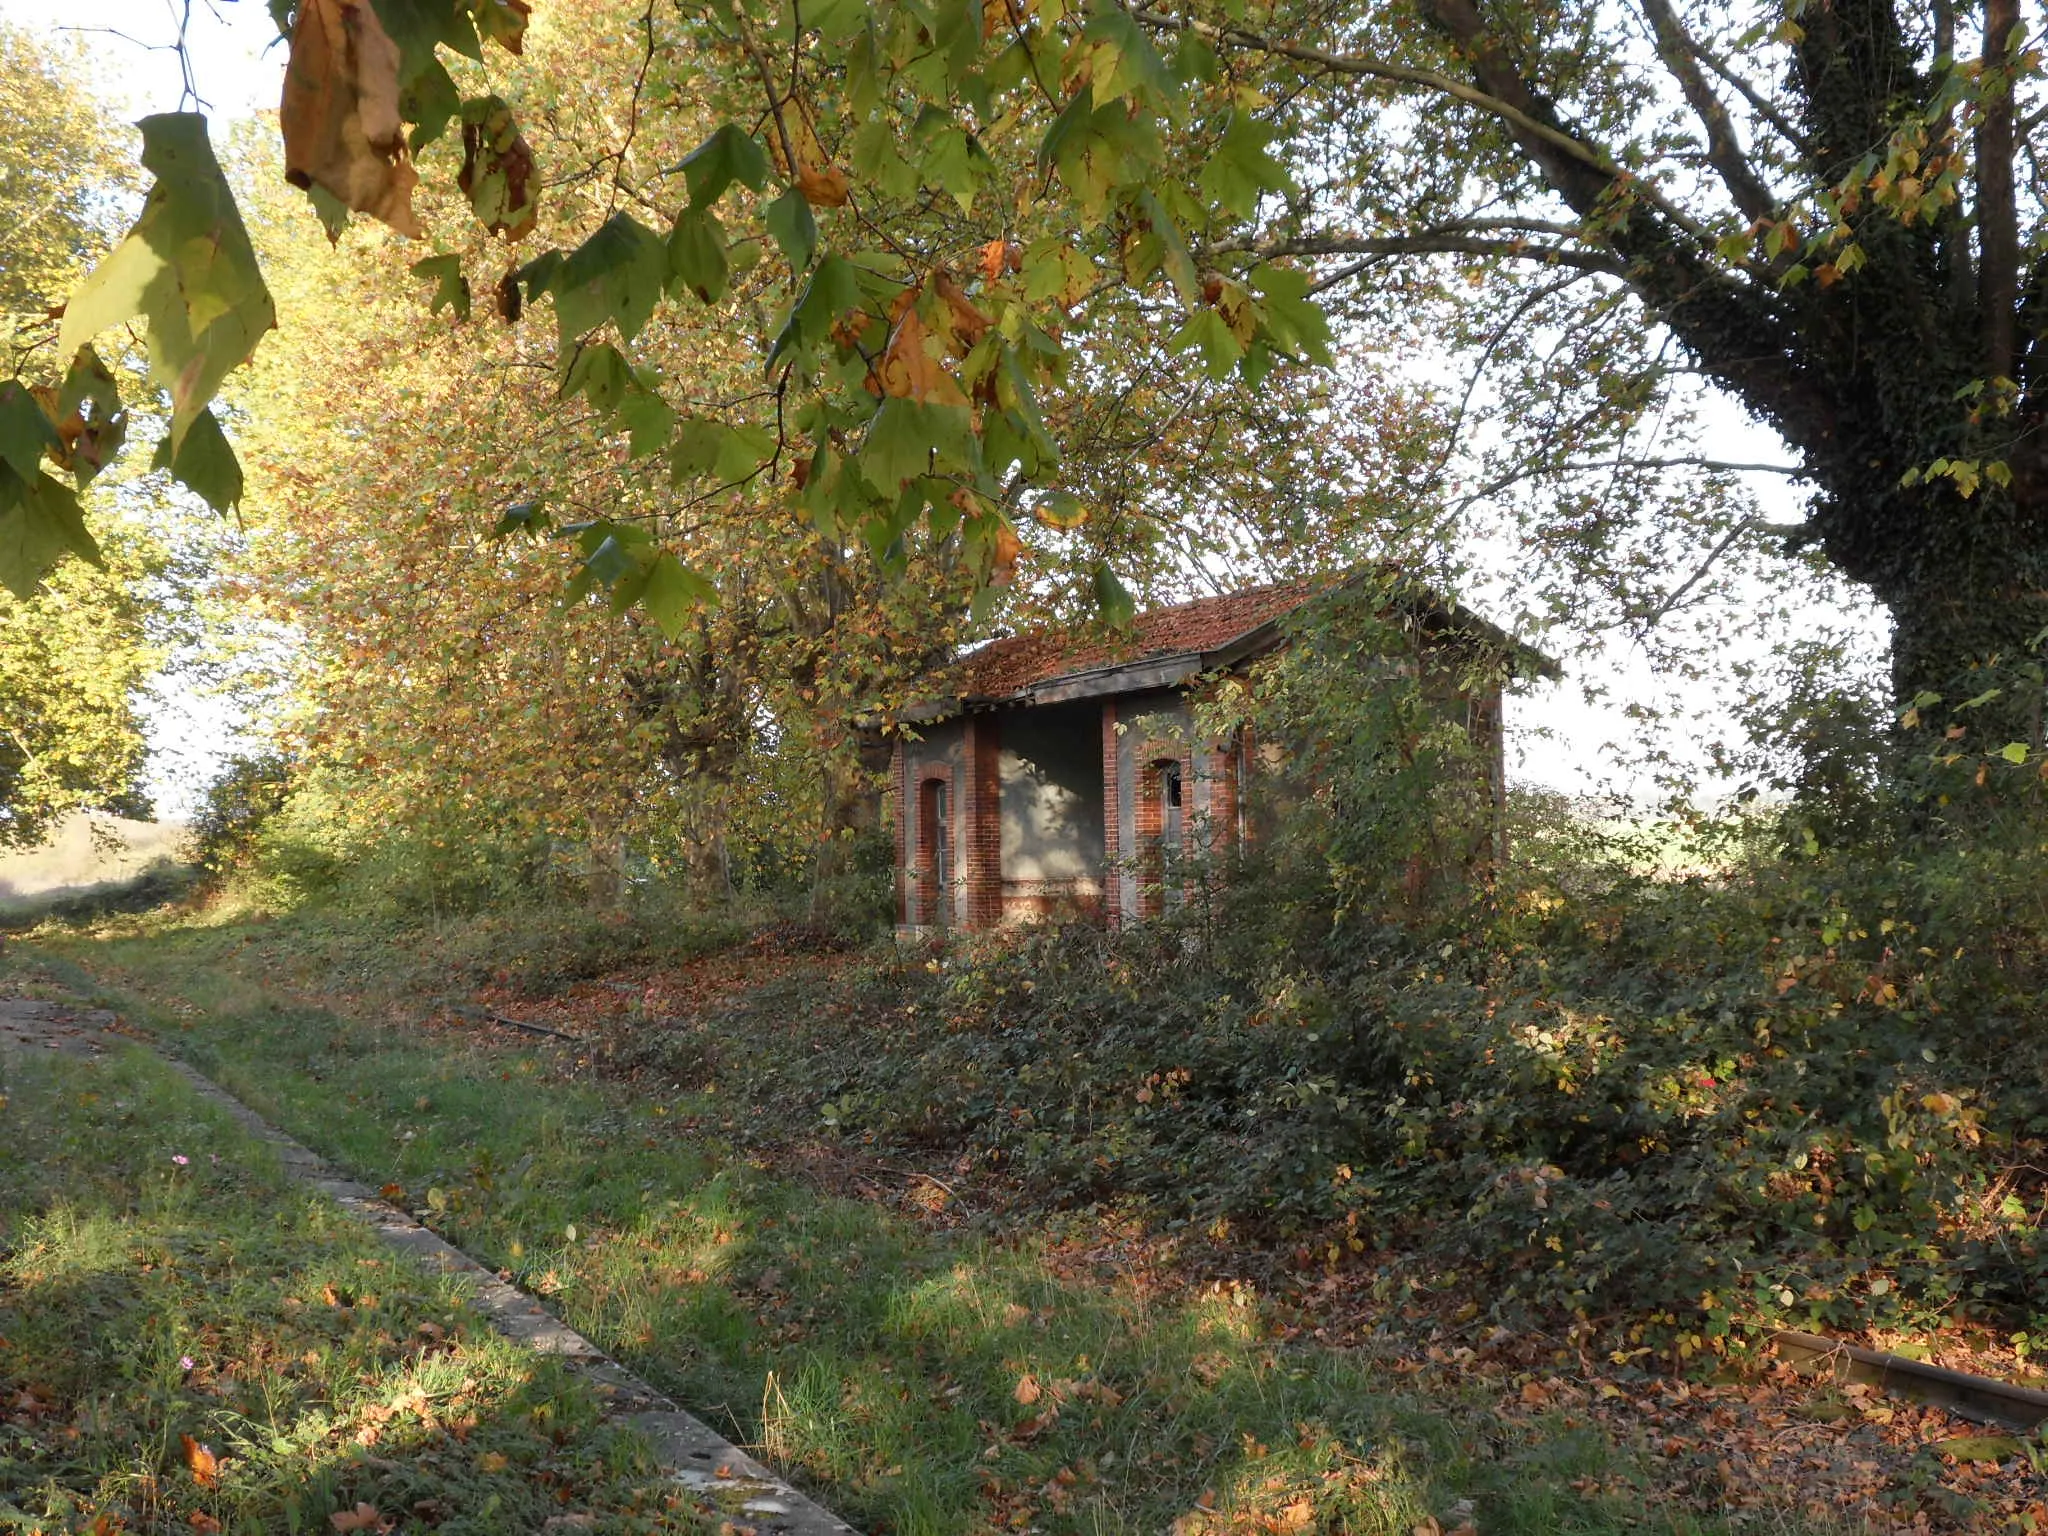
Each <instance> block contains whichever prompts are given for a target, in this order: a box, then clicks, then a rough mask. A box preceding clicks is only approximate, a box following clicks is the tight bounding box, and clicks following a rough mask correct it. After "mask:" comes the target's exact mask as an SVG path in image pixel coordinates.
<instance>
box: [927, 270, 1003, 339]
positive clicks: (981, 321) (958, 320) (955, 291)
mask: <svg viewBox="0 0 2048 1536" xmlns="http://www.w3.org/2000/svg"><path fill="white" fill-rule="evenodd" d="M933 290H934V291H935V292H936V293H937V294H938V296H939V297H940V298H941V299H943V300H944V301H945V304H946V314H947V316H948V318H949V319H950V320H951V321H952V324H953V331H954V333H955V334H956V335H957V336H958V337H959V340H960V350H961V352H962V354H963V355H964V354H965V352H966V351H967V349H968V348H970V347H972V346H973V345H974V344H975V343H976V342H978V341H980V340H981V338H982V337H984V336H986V335H987V334H988V333H989V328H990V327H991V326H993V325H994V324H995V322H994V321H992V320H990V319H989V317H988V316H987V315H984V314H983V313H982V312H981V311H980V310H979V309H976V308H975V307H974V301H973V300H972V299H970V298H968V297H967V294H966V291H965V290H964V289H962V288H961V286H960V285H959V284H958V283H956V282H954V281H953V279H952V277H951V276H950V275H949V274H947V273H945V272H941V273H940V274H939V275H938V280H937V282H936V283H934V284H933Z"/></svg>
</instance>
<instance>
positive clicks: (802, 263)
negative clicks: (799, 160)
mask: <svg viewBox="0 0 2048 1536" xmlns="http://www.w3.org/2000/svg"><path fill="white" fill-rule="evenodd" d="M762 217H763V222H765V223H766V224H767V226H768V233H769V234H771V235H773V236H774V237H775V243H776V244H777V245H779V246H781V247H782V254H783V255H785V256H787V257H788V258H789V264H790V266H791V267H793V268H794V269H795V270H797V271H799V272H801V271H803V270H804V269H805V268H806V267H808V266H809V265H810V264H811V257H812V256H813V255H814V254H815V253H816V252H817V249H818V221H817V219H816V218H815V217H814V216H813V215H812V213H811V205H810V203H809V202H808V201H807V200H806V199H805V197H804V195H803V193H801V192H799V191H797V189H796V188H794V187H791V188H790V189H789V190H788V191H787V192H785V193H783V194H782V196H780V197H778V198H777V199H775V201H774V202H772V203H770V204H769V205H768V211H767V212H766V213H765V214H764V215H763V216H762Z"/></svg>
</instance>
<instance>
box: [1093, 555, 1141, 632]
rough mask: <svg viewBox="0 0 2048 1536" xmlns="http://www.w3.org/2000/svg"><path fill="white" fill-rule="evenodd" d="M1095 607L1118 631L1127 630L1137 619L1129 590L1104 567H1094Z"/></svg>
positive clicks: (1135, 603) (1134, 600)
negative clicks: (1133, 620)
mask: <svg viewBox="0 0 2048 1536" xmlns="http://www.w3.org/2000/svg"><path fill="white" fill-rule="evenodd" d="M1094 586H1095V605H1096V607H1098V608H1099V609H1101V610H1102V616H1103V618H1104V619H1106V620H1107V621H1108V622H1109V623H1110V624H1112V625H1114V626H1115V627H1116V628H1118V629H1124V628H1127V627H1128V626H1129V625H1130V622H1131V620H1132V619H1134V618H1136V617H1137V614H1138V603H1137V599H1136V598H1134V597H1132V596H1131V589H1130V588H1129V587H1126V586H1125V585H1124V584H1123V583H1122V582H1121V581H1119V580H1117V575H1116V572H1115V571H1112V570H1111V569H1110V568H1109V567H1108V566H1106V565H1098V566H1096V567H1095V578H1094Z"/></svg>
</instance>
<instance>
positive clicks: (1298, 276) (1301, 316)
mask: <svg viewBox="0 0 2048 1536" xmlns="http://www.w3.org/2000/svg"><path fill="white" fill-rule="evenodd" d="M1251 280H1252V286H1253V287H1254V288H1256V289H1258V291H1259V295H1260V297H1261V298H1262V299H1263V300H1264V301H1265V302H1264V303H1263V304H1262V305H1261V306H1260V307H1261V309H1262V310H1263V311H1264V313H1263V316H1262V318H1263V320H1264V322H1265V331H1266V334H1267V336H1268V338H1269V339H1270V340H1271V342H1272V344H1273V348H1274V350H1275V351H1279V352H1295V353H1299V354H1301V355H1302V356H1303V357H1306V358H1307V359H1308V360H1309V361H1310V362H1314V363H1322V364H1328V362H1329V361H1330V321H1329V317H1328V316H1327V315H1325V314H1324V313H1323V311H1322V308H1321V307H1320V306H1319V305H1318V304H1317V303H1316V302H1315V300H1313V299H1311V298H1310V297H1309V296H1308V284H1309V276H1308V274H1307V273H1306V272H1297V271H1295V270H1294V269H1293V268H1291V267H1275V266H1270V265H1269V266H1260V267H1254V268H1253V269H1252V274H1251Z"/></svg>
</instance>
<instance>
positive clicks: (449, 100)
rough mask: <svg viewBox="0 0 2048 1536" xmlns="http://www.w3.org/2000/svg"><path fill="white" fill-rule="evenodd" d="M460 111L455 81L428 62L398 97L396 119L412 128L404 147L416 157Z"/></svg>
mask: <svg viewBox="0 0 2048 1536" xmlns="http://www.w3.org/2000/svg"><path fill="white" fill-rule="evenodd" d="M461 110H462V93H461V92H460V91H458V90H456V88H455V77H454V76H452V75H450V74H449V73H448V71H447V70H446V69H444V68H443V67H442V65H441V61H440V60H439V59H436V60H434V61H432V62H431V63H430V64H429V65H428V66H427V67H426V68H425V69H423V70H421V71H420V73H419V74H418V75H417V76H415V77H414V78H413V80H412V81H411V83H409V84H408V85H407V86H406V87H405V89H404V90H402V91H401V92H399V95H398V113H399V116H400V117H402V118H404V119H405V121H407V122H408V123H411V124H412V125H413V129H412V132H411V133H409V134H407V135H406V136H405V142H406V147H407V148H408V149H410V150H411V151H412V153H413V154H414V155H417V154H418V153H419V152H420V151H421V150H423V149H425V148H426V147H427V146H428V145H429V144H431V143H433V142H434V140H436V139H438V138H440V137H441V135H442V134H444V133H446V132H447V131H448V124H449V123H450V122H452V121H454V119H455V116H456V114H457V113H459V112H460V111H461ZM336 206H340V204H339V200H337V203H336Z"/></svg>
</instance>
